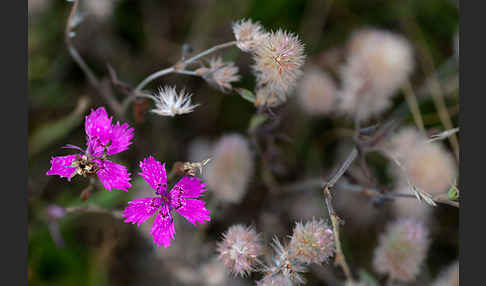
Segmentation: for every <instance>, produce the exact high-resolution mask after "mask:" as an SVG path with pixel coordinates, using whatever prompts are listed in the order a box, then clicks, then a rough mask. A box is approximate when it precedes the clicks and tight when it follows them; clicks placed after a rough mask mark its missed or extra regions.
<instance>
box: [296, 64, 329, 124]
mask: <svg viewBox="0 0 486 286" xmlns="http://www.w3.org/2000/svg"><path fill="white" fill-rule="evenodd" d="M297 98H298V100H299V103H300V105H301V107H302V108H303V109H304V111H306V112H308V113H309V114H311V115H326V114H329V113H330V112H331V111H332V110H333V108H334V103H335V100H336V84H335V82H334V80H333V79H332V78H331V76H329V74H328V73H326V72H324V71H321V70H320V69H319V68H317V67H311V68H309V69H308V70H306V71H304V75H303V77H302V80H301V81H300V83H299V86H298V89H297Z"/></svg>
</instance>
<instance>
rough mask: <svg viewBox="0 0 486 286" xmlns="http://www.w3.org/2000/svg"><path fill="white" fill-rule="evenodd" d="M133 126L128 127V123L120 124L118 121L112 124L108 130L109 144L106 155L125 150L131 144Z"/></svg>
mask: <svg viewBox="0 0 486 286" xmlns="http://www.w3.org/2000/svg"><path fill="white" fill-rule="evenodd" d="M133 131H134V130H133V128H130V126H129V125H128V123H124V124H121V125H120V123H119V122H117V123H116V125H113V126H112V128H111V132H110V139H111V145H110V146H109V147H108V148H107V149H108V152H107V153H108V155H113V154H117V153H120V152H122V151H125V150H127V149H128V146H130V144H132V142H131V140H132V139H133Z"/></svg>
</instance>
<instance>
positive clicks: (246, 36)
mask: <svg viewBox="0 0 486 286" xmlns="http://www.w3.org/2000/svg"><path fill="white" fill-rule="evenodd" d="M233 33H234V35H235V38H236V46H237V47H238V48H240V50H242V51H244V52H253V51H254V50H255V48H256V47H257V46H258V45H260V44H261V42H262V40H263V39H264V38H265V37H266V32H265V29H264V28H263V27H262V26H261V25H260V23H258V22H252V21H251V20H249V19H248V20H246V19H241V20H239V21H236V22H234V23H233Z"/></svg>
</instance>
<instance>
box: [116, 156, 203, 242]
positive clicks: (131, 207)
mask: <svg viewBox="0 0 486 286" xmlns="http://www.w3.org/2000/svg"><path fill="white" fill-rule="evenodd" d="M140 168H141V169H142V172H141V173H139V174H140V175H141V176H142V177H143V178H144V179H145V181H146V182H147V183H148V184H149V185H150V186H151V187H152V188H153V189H154V190H155V194H156V195H157V196H156V197H152V198H142V199H136V200H133V201H130V202H128V206H127V207H126V208H125V210H124V212H123V214H122V216H123V217H125V218H126V220H125V222H131V223H133V224H135V223H136V224H137V226H140V225H141V224H142V223H144V222H145V221H146V220H147V219H149V218H150V217H152V216H153V215H154V214H155V213H157V215H156V217H155V221H154V223H153V225H152V229H151V231H150V234H151V235H152V236H153V237H154V243H156V244H157V247H160V245H161V244H162V245H163V246H164V248H167V247H168V246H169V245H170V242H171V239H174V235H175V229H174V220H173V218H172V210H175V211H177V212H178V213H179V214H180V215H182V216H183V217H184V218H186V219H187V220H188V221H189V222H191V223H192V224H193V225H196V222H199V223H204V222H205V221H209V220H210V219H211V218H210V217H209V213H210V212H209V210H207V209H206V207H205V206H204V202H203V201H200V200H198V199H194V198H197V197H200V196H202V193H203V192H205V191H206V190H205V189H204V187H205V184H203V183H202V182H201V180H200V179H199V178H196V177H193V176H184V177H183V178H182V179H180V180H179V182H177V184H175V186H174V187H173V188H172V190H171V191H170V192H169V191H168V190H167V176H166V172H165V163H164V164H161V163H160V162H159V161H156V160H155V159H154V158H153V157H152V156H149V157H148V158H145V159H144V160H143V161H142V162H140Z"/></svg>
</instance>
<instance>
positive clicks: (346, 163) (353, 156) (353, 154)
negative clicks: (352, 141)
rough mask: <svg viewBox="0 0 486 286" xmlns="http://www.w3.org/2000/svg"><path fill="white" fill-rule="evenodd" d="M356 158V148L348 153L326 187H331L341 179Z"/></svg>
mask: <svg viewBox="0 0 486 286" xmlns="http://www.w3.org/2000/svg"><path fill="white" fill-rule="evenodd" d="M357 157H358V148H356V147H355V148H353V150H352V151H351V153H349V155H348V157H347V158H346V160H345V161H344V162H343V163H342V165H341V167H340V168H339V169H338V170H337V171H336V172H334V175H333V176H332V177H331V179H330V180H329V181H328V182H327V185H329V186H330V187H333V186H334V184H336V182H337V181H338V180H339V179H340V178H341V176H342V175H344V173H345V172H346V170H348V168H349V166H351V164H352V163H353V161H354V159H356V158H357Z"/></svg>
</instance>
